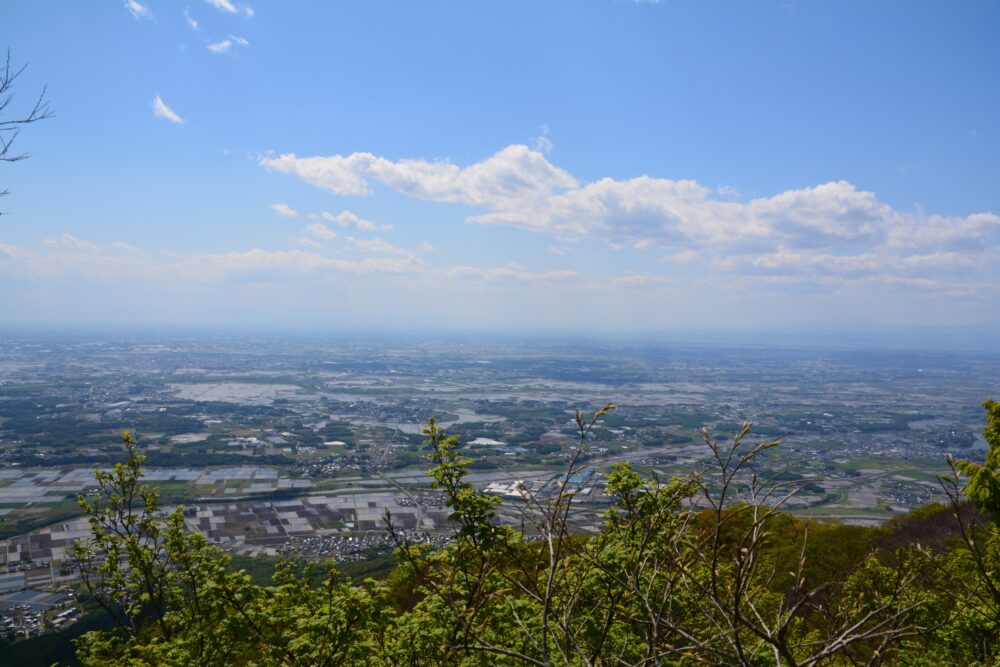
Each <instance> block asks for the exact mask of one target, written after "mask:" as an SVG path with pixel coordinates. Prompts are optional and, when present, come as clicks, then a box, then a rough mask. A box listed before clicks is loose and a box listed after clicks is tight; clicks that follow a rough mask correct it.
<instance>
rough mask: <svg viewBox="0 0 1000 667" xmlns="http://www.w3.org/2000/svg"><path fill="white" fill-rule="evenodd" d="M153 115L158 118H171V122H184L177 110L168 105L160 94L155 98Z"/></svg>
mask: <svg viewBox="0 0 1000 667" xmlns="http://www.w3.org/2000/svg"><path fill="white" fill-rule="evenodd" d="M153 115H154V116H156V117H157V118H163V119H165V120H169V121H170V122H171V123H176V124H180V123H183V122H184V119H183V118H181V117H180V116H179V115H178V114H177V112H176V111H174V110H173V109H171V108H170V107H168V106H167V105H166V103H164V101H163V100H161V99H160V96H159V95H157V96H156V98H155V99H153Z"/></svg>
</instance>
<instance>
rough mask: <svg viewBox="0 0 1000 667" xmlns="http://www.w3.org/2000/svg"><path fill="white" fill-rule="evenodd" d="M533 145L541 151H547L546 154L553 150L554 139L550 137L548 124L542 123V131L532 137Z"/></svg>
mask: <svg viewBox="0 0 1000 667" xmlns="http://www.w3.org/2000/svg"><path fill="white" fill-rule="evenodd" d="M531 147H532V148H534V149H535V150H536V151H538V152H539V153H545V154H546V155H548V154H549V153H551V152H552V149H553V148H555V146H554V145H553V144H552V140H551V139H549V126H548V125H542V132H541V134H539V135H538V136H537V137H535V138H534V139H532V141H531Z"/></svg>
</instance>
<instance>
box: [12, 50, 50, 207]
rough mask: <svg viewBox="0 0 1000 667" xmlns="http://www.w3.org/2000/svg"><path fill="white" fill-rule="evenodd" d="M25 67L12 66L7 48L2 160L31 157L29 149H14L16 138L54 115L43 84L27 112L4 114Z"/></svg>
mask: <svg viewBox="0 0 1000 667" xmlns="http://www.w3.org/2000/svg"><path fill="white" fill-rule="evenodd" d="M25 68H27V64H25V65H22V66H21V67H19V68H18V67H12V66H11V63H10V49H7V57H6V59H5V60H4V64H3V67H2V68H0V162H19V161H20V160H24V159H26V158H28V157H30V155H31V154H30V153H28V152H27V151H25V152H23V153H18V152H15V151H14V140H15V139H17V136H18V135H19V134H20V133H21V129H22V128H24V127H25V126H27V125H31V124H32V123H37V122H38V121H40V120H45V119H46V118H51V117H52V115H53V111H52V107H51V106H50V105H49V101H48V100H47V99H46V98H45V93H46V87H44V86H43V87H42V92H41V93H39V94H38V98H37V99H36V100H35V103H34V105H33V106H32V107H31V110H30V111H28V112H27V113H26V114H23V113H22V114H14V117H13V118H4V114H7V113H10V111H11V109H10V106H11V104H12V103H13V102H14V84H15V82H16V81H17V79H18V77H20V76H21V74H23V73H24V70H25ZM6 194H8V191H7V190H0V197H2V196H4V195H6Z"/></svg>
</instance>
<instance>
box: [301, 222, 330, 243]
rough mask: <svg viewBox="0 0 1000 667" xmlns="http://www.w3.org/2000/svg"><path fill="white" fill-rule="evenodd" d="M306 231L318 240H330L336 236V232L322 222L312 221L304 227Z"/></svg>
mask: <svg viewBox="0 0 1000 667" xmlns="http://www.w3.org/2000/svg"><path fill="white" fill-rule="evenodd" d="M306 231H308V232H309V233H310V234H312V235H313V236H314V237H316V238H317V239H319V240H320V241H332V240H334V239H335V238H337V232H335V231H333V230H332V229H330V228H329V227H327V226H326V225H324V224H323V223H322V222H314V223H312V224H310V225H308V226H307V227H306Z"/></svg>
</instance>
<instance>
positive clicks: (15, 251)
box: [0, 243, 32, 260]
mask: <svg viewBox="0 0 1000 667" xmlns="http://www.w3.org/2000/svg"><path fill="white" fill-rule="evenodd" d="M31 254H32V253H31V251H30V250H26V249H25V248H20V247H18V246H16V245H10V244H9V243H0V259H8V260H17V259H24V258H26V257H30V256H31Z"/></svg>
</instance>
